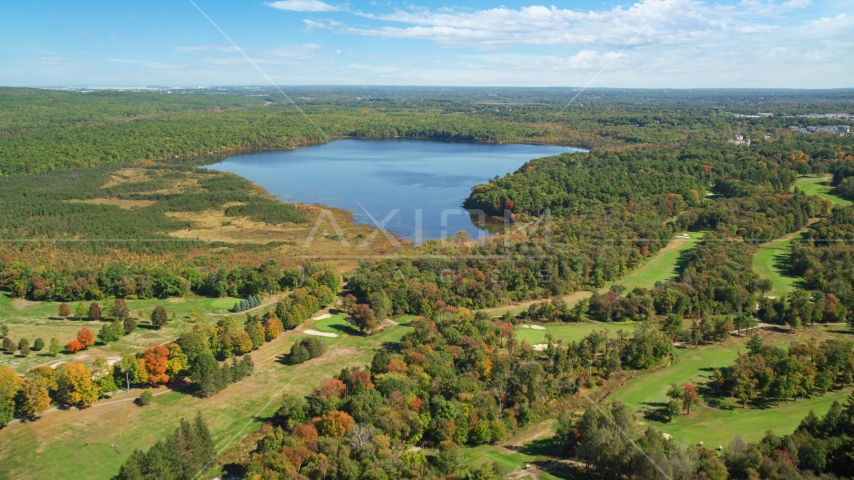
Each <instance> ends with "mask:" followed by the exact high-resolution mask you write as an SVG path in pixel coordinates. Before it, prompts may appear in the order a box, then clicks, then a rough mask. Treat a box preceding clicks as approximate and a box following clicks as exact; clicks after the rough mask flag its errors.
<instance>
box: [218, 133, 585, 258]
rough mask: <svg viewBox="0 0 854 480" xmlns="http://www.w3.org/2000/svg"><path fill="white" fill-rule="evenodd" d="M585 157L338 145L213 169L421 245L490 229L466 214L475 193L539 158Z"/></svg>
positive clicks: (420, 145) (488, 148)
mask: <svg viewBox="0 0 854 480" xmlns="http://www.w3.org/2000/svg"><path fill="white" fill-rule="evenodd" d="M578 151H583V150H580V149H577V148H569V147H553V146H541V145H515V144H511V145H495V144H472V143H451V142H437V141H429V140H338V141H334V142H331V143H327V144H324V145H319V146H313V147H304V148H297V149H295V150H287V151H272V152H257V153H249V154H240V155H235V156H232V157H228V158H225V159H224V160H222V161H221V162H219V163H215V164H213V165H208V168H212V169H216V170H220V171H225V172H231V173H234V174H237V175H240V176H242V177H244V178H247V179H249V180H251V181H252V182H254V183H256V184H258V185H261V186H262V187H264V188H266V189H267V191H268V192H270V193H271V194H272V195H275V196H276V197H277V198H279V199H280V200H282V201H285V202H296V203H305V204H323V205H328V206H331V207H336V208H342V209H346V210H349V211H351V212H353V217H354V219H355V220H356V222H359V223H363V224H367V225H371V226H379V227H383V228H385V229H387V230H389V231H391V232H393V233H395V234H397V235H400V236H402V237H404V238H406V239H408V240H412V241H414V242H416V243H417V244H420V243H421V241H423V240H429V239H436V238H445V237H448V236H451V235H456V233H457V232H458V231H460V230H465V231H466V232H467V233H468V234H469V235H470V236H472V237H475V238H477V237H479V236H481V235H483V234H484V232H485V231H486V230H487V229H488V227H487V225H485V224H484V222H482V220H481V216H479V215H470V214H469V212H466V210H464V209H463V208H462V203H463V200H464V199H465V198H466V197H468V195H469V193H471V189H472V187H473V186H475V185H477V184H479V183H485V182H488V181H489V180H491V179H492V178H493V177H495V176H496V175H499V176H503V175H504V174H506V173H509V172H513V171H515V170H516V169H518V168H519V167H521V166H522V164H523V163H525V162H526V161H528V160H531V159H533V158H539V157H545V156H550V155H559V154H561V153H564V152H578Z"/></svg>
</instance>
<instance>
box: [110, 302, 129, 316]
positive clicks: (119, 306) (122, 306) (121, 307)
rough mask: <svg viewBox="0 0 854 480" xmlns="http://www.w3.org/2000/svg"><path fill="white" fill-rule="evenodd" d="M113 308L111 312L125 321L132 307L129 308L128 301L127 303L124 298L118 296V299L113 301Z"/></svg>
mask: <svg viewBox="0 0 854 480" xmlns="http://www.w3.org/2000/svg"><path fill="white" fill-rule="evenodd" d="M111 310H112V312H110V313H111V314H112V316H113V317H114V318H117V319H119V320H121V321H125V319H127V318H128V317H129V316H130V309H129V308H128V306H127V303H125V299H124V298H117V299H116V301H115V302H113V307H112V309H111Z"/></svg>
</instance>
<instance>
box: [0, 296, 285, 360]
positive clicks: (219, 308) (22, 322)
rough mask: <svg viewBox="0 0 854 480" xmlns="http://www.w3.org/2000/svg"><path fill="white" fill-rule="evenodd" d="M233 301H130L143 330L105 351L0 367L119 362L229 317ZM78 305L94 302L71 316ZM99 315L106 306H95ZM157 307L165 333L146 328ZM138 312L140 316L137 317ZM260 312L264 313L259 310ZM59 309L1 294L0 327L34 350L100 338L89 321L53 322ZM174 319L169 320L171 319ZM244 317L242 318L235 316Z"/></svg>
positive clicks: (37, 355) (41, 356) (38, 355)
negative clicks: (82, 333) (84, 333)
mask: <svg viewBox="0 0 854 480" xmlns="http://www.w3.org/2000/svg"><path fill="white" fill-rule="evenodd" d="M237 301H238V299H235V298H205V297H189V298H170V299H167V300H128V301H127V305H128V308H129V309H130V311H131V315H132V316H134V317H141V318H142V319H143V322H142V324H141V325H140V326H139V327H138V328H137V330H136V331H135V332H133V333H132V334H130V335H128V336H126V337H124V338H122V339H121V340H119V341H117V342H114V343H111V344H110V345H108V346H101V345H96V346H95V347H93V348H90V349H88V350H87V351H85V352H82V353H79V354H76V355H73V356H72V355H66V354H60V355H59V356H57V357H49V356H47V355H45V351H44V350H43V351H42V352H33V353H31V354H30V356H28V357H26V358H24V357H21V356H15V355H0V365H6V366H8V367H11V368H13V369H15V370H17V371H18V372H24V371H26V370H28V369H30V368H33V367H35V366H39V365H45V364H53V363H56V362H68V361H70V360H72V359H73V360H81V361H91V360H92V359H94V358H95V357H96V356H104V357H107V358H117V357H119V356H120V355H121V354H122V353H124V352H136V351H139V350H140V349H142V348H145V347H148V346H151V345H153V344H156V343H163V342H165V341H168V340H171V339H173V338H177V337H178V336H179V335H181V333H183V332H185V331H186V330H189V329H190V328H192V326H193V325H194V324H195V323H197V322H204V323H216V322H217V320H219V319H220V318H222V315H223V314H227V313H228V310H229V309H230V308H231V307H232V306H233V305H234V303H235V302H237ZM273 301H275V299H269V298H264V302H265V303H268V302H273ZM78 303H82V304H83V305H85V306H86V307H87V308H88V306H89V304H90V303H92V302H73V303H70V304H69V306H70V308H71V312H72V314H73V313H74V310H75V307H76V306H77V304H78ZM98 304H99V305H101V307H102V309H103V308H104V306H105V305H106V303H105V302H103V301H100V302H98ZM157 305H163V307H164V308H165V309H166V311H167V312H168V313H169V316H170V321H169V323H167V324H166V326H165V327H163V328H161V329H159V330H155V329H152V328H150V326H149V325H146V323H147V321H148V318H149V316H150V315H151V311H152V310H154V307H155V306H157ZM140 310H141V311H142V315H140V313H139V312H140ZM261 311H263V309H261ZM58 312H59V303H57V302H31V301H27V300H23V299H12V298H10V297H9V296H8V294H7V293H5V292H0V323H2V324H3V325H6V326H7V327H9V336H10V337H11V338H12V339H13V340H15V342H17V341H18V340H20V339H21V338H26V339H28V340H29V341H30V345H32V344H33V342H34V341H35V339H36V338H42V339H43V340H44V341H45V343H46V344H47V343H49V342H50V339H51V338H56V339H58V340H59V341H60V343H61V344H62V345H65V344H66V343H68V341H70V340H72V339H73V338H75V337H76V336H77V331H78V330H80V328H82V327H86V328H88V329H90V330H92V333H94V334H96V335H97V334H98V330H99V329H100V328H101V327H102V326H103V325H106V324H107V323H108V322H105V321H100V320H96V321H89V320H77V319H72V320H68V319H63V318H60V317H58V316H57V314H58ZM173 312H174V313H175V315H176V317H177V318H175V319H173V317H172V314H173ZM192 313H197V314H199V315H200V316H201V318H199V319H198V320H197V319H195V318H192V315H191V314H192ZM236 315H242V314H236Z"/></svg>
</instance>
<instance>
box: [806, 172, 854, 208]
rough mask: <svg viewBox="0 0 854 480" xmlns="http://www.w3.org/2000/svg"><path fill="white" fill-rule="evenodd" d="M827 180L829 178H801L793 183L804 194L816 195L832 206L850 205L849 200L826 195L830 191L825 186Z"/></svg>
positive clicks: (826, 185)
mask: <svg viewBox="0 0 854 480" xmlns="http://www.w3.org/2000/svg"><path fill="white" fill-rule="evenodd" d="M828 180H829V177H828V178H825V177H802V178H799V179H797V180H796V181H795V185H797V187H798V188H799V189H801V191H802V192H804V193H805V194H807V195H818V196H819V197H821V198H823V199H825V200H830V201H831V202H832V203H833V204H834V205H842V206H847V205H851V203H852V202H851V201H850V200H846V199H844V198H842V197H837V196H836V195H832V194H830V193H828V191H829V190H830V189H831V187H830V186H829V185H828V184H827V181H828Z"/></svg>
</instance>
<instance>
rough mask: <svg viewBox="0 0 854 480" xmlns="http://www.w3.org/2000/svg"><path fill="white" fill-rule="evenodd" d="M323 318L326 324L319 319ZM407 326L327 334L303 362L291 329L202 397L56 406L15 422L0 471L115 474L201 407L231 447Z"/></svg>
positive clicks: (12, 474)
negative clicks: (284, 403) (293, 397)
mask: <svg viewBox="0 0 854 480" xmlns="http://www.w3.org/2000/svg"><path fill="white" fill-rule="evenodd" d="M341 320H343V318H341V317H340V316H335V317H333V318H331V319H327V320H323V321H320V322H315V321H312V320H309V321H307V322H306V323H305V324H303V326H301V327H300V330H302V329H306V328H316V329H323V328H332V327H331V326H332V325H339V324H340V322H341ZM321 322H325V325H316V323H321ZM408 330H409V328H408V327H405V326H394V327H389V328H386V329H384V330H383V331H381V332H380V333H378V334H376V335H374V336H371V337H364V336H361V335H347V334H342V335H340V336H339V337H337V338H325V339H324V340H326V341H327V343H328V344H329V351H327V352H326V353H325V354H324V355H323V356H322V357H320V358H317V359H314V360H311V361H309V362H306V363H304V364H301V365H298V366H291V365H285V364H283V363H281V362H280V360H281V359H282V358H283V356H284V355H285V354H287V352H288V351H289V350H290V346H291V345H292V344H293V341H294V338H296V337H303V336H306V335H305V334H303V333H301V332H299V331H289V332H287V333H285V334H283V335H282V336H280V337H279V338H278V339H276V340H274V341H273V342H270V343H267V344H265V345H264V346H263V347H262V348H261V349H259V350H258V351H256V352H253V353H252V358H253V360H254V362H255V365H256V370H255V375H253V376H252V377H249V378H247V379H244V380H243V381H242V382H240V383H236V384H233V385H231V386H229V387H228V388H227V389H225V390H224V391H222V392H220V393H219V394H217V395H215V396H214V397H211V398H208V399H200V398H197V397H194V396H192V395H188V394H186V393H182V392H177V391H169V392H168V393H164V394H162V395H158V396H155V398H154V402H153V404H152V405H151V406H149V407H145V408H140V407H138V406H136V405H135V404H134V403H132V402H131V401H113V403H106V402H104V403H97V404H95V405H94V406H92V407H90V408H88V409H85V410H78V409H70V410H67V411H58V412H52V413H48V414H45V415H43V417H42V418H41V419H39V420H37V421H35V422H29V423H18V424H13V425H9V426H7V427H6V428H4V429H3V433H2V435H0V464H2V465H3V467H2V469H0V470H2V474H0V477H8V478H87V479H91V478H109V477H111V476H112V475H115V473H116V472H117V471H118V469H119V466H120V465H121V464H122V463H123V462H124V460H125V459H127V457H128V456H129V455H130V454H131V452H132V451H133V449H135V448H141V449H147V448H149V447H150V446H151V445H152V444H154V443H155V442H156V441H157V440H159V439H161V438H164V437H166V436H167V435H168V434H169V433H170V432H171V431H172V430H174V429H175V427H176V426H177V425H178V420H179V419H180V418H182V417H183V418H191V417H193V416H195V415H196V412H199V411H201V412H202V414H203V415H204V416H205V418H206V419H207V420H208V423H209V424H210V427H211V431H212V433H213V435H214V438H215V440H216V444H217V447H218V448H224V447H226V446H227V445H229V444H231V443H233V442H234V441H238V440H240V439H241V438H243V437H244V436H245V435H246V434H248V433H250V432H252V431H253V430H255V429H257V428H258V427H259V426H260V425H261V423H262V422H263V421H265V419H267V418H269V416H270V415H272V414H273V413H274V412H275V410H276V408H277V407H278V399H279V398H280V397H281V394H282V393H283V392H285V391H289V392H294V393H301V394H305V393H308V392H310V391H311V389H312V388H314V387H316V386H317V384H318V383H319V382H320V381H321V380H323V379H326V378H330V377H331V376H332V375H334V374H337V373H338V372H340V371H341V369H342V368H344V367H351V366H363V365H368V364H370V361H371V358H372V357H373V352H374V350H375V349H376V348H378V347H379V346H380V345H382V344H383V343H386V342H398V341H399V340H400V338H401V337H402V336H403V335H404V334H405V333H406V331H408ZM339 333H340V332H339ZM162 391H166V390H165V389H162ZM139 392H140V391H139V390H134V391H131V392H129V393H121V394H118V395H117V396H116V397H115V398H116V399H119V400H121V399H133V398H135V397H137V396H138V395H139ZM87 442H88V444H89V445H88V446H86V444H87ZM113 444H116V445H118V446H119V448H120V452H121V453H120V454H117V453H116V452H115V451H113V449H111V448H110V445H113ZM48 452H49V455H48ZM75 458H77V459H82V458H85V459H86V461H75V462H73V465H70V464H69V459H75ZM35 466H37V467H38V468H34V467H35Z"/></svg>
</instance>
